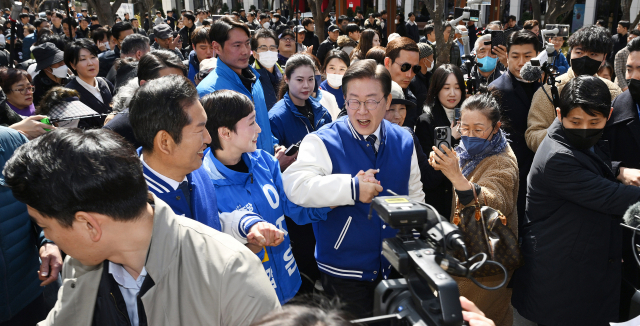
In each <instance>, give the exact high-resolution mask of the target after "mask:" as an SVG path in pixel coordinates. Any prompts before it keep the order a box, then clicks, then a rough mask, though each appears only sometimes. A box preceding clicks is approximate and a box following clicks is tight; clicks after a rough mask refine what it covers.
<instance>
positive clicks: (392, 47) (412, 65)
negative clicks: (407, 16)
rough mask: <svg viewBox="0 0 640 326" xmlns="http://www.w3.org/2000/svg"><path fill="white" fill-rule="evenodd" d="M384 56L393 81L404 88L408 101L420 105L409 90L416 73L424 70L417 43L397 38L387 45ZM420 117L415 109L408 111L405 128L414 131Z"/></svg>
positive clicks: (405, 38)
mask: <svg viewBox="0 0 640 326" xmlns="http://www.w3.org/2000/svg"><path fill="white" fill-rule="evenodd" d="M384 56H385V58H384V66H385V67H386V68H387V69H388V70H389V73H390V74H391V79H393V81H394V82H396V83H398V85H400V87H402V91H403V92H404V96H405V98H406V99H407V100H409V101H411V102H413V103H414V104H419V103H417V100H416V97H415V96H414V95H413V93H411V91H410V90H409V84H411V80H412V79H413V77H415V75H416V73H419V72H420V71H421V70H422V67H420V48H418V45H417V44H416V42H414V41H413V40H411V39H410V38H408V37H399V38H396V39H394V40H393V41H391V42H389V44H387V47H386V51H385V55H384ZM419 115H420V114H418V111H417V109H416V108H415V107H413V108H410V109H409V110H407V118H406V119H405V120H404V126H407V127H409V128H412V129H413V127H414V126H415V125H416V120H417V119H418V116H419Z"/></svg>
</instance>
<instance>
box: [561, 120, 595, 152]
mask: <svg viewBox="0 0 640 326" xmlns="http://www.w3.org/2000/svg"><path fill="white" fill-rule="evenodd" d="M562 129H564V133H565V134H566V135H567V140H568V141H569V143H571V145H573V147H575V148H577V149H579V150H581V151H583V150H585V149H589V148H591V147H593V146H594V145H595V144H596V143H597V142H598V140H600V138H601V137H602V133H603V132H604V128H602V129H567V128H565V127H564V126H563V127H562Z"/></svg>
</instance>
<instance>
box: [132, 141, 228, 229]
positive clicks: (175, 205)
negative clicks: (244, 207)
mask: <svg viewBox="0 0 640 326" xmlns="http://www.w3.org/2000/svg"><path fill="white" fill-rule="evenodd" d="M141 153H142V148H139V149H138V155H140V154H141ZM142 171H143V173H144V178H145V179H146V180H147V185H148V186H149V191H151V192H152V193H153V194H155V195H156V196H157V197H158V198H160V199H162V201H164V202H165V203H167V205H169V206H170V207H171V209H172V210H173V212H174V213H176V215H182V216H185V217H188V218H190V219H194V220H196V221H198V222H200V223H202V224H204V225H206V226H209V227H212V228H214V229H216V230H218V231H222V226H221V224H220V218H219V217H218V202H217V199H216V191H215V188H214V187H213V183H211V181H210V180H209V175H208V174H207V171H206V170H205V169H204V168H203V167H202V166H200V168H198V169H197V170H195V171H193V172H191V173H189V174H187V181H188V182H189V190H190V196H189V197H190V199H191V203H190V205H189V204H188V203H187V202H186V200H185V196H184V193H183V192H182V189H180V188H178V189H176V190H173V187H171V186H170V185H169V184H167V183H166V182H165V181H163V180H162V179H160V178H158V177H157V176H156V175H155V174H154V173H153V172H151V171H149V169H147V167H146V166H144V165H143V168H142Z"/></svg>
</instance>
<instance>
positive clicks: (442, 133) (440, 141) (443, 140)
mask: <svg viewBox="0 0 640 326" xmlns="http://www.w3.org/2000/svg"><path fill="white" fill-rule="evenodd" d="M433 134H434V135H433V139H434V145H435V146H436V148H437V149H439V150H442V145H445V146H446V147H448V148H449V149H452V148H453V147H452V146H451V127H449V126H446V127H436V128H435V130H434V131H433Z"/></svg>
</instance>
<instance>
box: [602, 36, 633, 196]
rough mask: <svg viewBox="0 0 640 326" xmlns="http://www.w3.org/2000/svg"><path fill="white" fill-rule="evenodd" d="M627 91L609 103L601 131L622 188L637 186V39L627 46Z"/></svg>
mask: <svg viewBox="0 0 640 326" xmlns="http://www.w3.org/2000/svg"><path fill="white" fill-rule="evenodd" d="M627 49H629V57H628V58H627V77H629V78H631V79H630V80H629V89H628V90H626V91H625V92H623V93H622V94H620V95H618V97H616V98H615V100H613V103H612V106H613V113H611V118H609V121H608V122H607V126H606V127H605V132H604V139H606V140H608V141H609V148H610V151H611V153H610V154H611V161H612V165H613V168H614V169H616V170H619V173H620V175H621V176H622V177H624V180H625V182H624V183H625V184H632V185H636V186H640V175H638V173H637V170H632V169H640V116H639V114H640V109H639V108H638V105H639V104H640V38H635V39H633V40H632V41H631V42H629V44H628V45H627Z"/></svg>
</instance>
